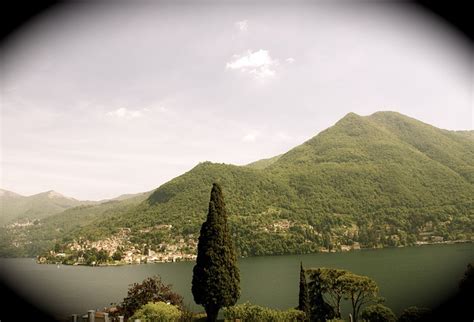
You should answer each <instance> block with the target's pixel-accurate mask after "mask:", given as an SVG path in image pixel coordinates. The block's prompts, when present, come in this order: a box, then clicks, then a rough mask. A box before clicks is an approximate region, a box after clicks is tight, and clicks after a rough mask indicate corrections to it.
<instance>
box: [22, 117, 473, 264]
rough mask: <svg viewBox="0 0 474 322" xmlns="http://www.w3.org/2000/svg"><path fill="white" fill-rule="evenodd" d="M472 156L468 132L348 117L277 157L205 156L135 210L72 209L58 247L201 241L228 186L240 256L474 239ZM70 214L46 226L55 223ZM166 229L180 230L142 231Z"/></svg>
mask: <svg viewBox="0 0 474 322" xmlns="http://www.w3.org/2000/svg"><path fill="white" fill-rule="evenodd" d="M430 138H434V139H433V140H432V139H430ZM472 151H474V141H471V140H469V139H467V138H465V137H464V135H462V134H461V135H459V134H458V133H455V132H452V131H447V130H442V129H438V128H436V127H433V126H431V125H429V124H426V123H423V122H420V121H418V120H416V119H412V118H410V117H407V116H404V115H402V114H399V113H396V112H377V113H374V114H372V115H369V116H359V115H357V114H355V113H349V114H347V115H346V116H345V117H343V118H342V119H341V120H339V121H338V122H336V123H335V124H334V125H333V126H331V127H329V128H328V129H325V130H324V131H321V132H320V133H318V134H317V135H315V136H313V137H312V138H310V139H309V140H307V141H305V142H304V143H303V144H301V145H299V146H296V147H294V148H293V149H290V150H289V151H288V152H286V153H284V154H282V155H280V156H277V157H274V158H270V160H271V161H270V162H268V159H264V160H263V162H262V163H261V164H258V162H259V161H256V162H254V163H251V164H249V165H244V166H236V165H231V164H218V163H212V162H202V163H199V164H198V165H196V166H195V167H193V168H192V169H190V170H189V171H187V172H186V173H184V174H182V175H180V176H178V177H176V178H174V179H172V180H170V181H168V182H166V183H164V184H162V185H161V186H159V187H158V188H157V189H154V190H153V191H151V192H149V195H148V196H141V197H142V199H140V198H138V199H133V201H132V202H129V203H128V205H125V204H122V201H114V202H112V203H111V204H106V205H95V206H91V207H90V208H88V210H87V209H85V210H81V209H76V210H74V209H73V210H68V211H67V212H68V213H69V214H70V213H77V214H78V215H77V216H76V217H74V218H77V219H74V220H77V223H78V224H77V227H76V228H74V227H72V228H71V227H69V226H73V225H72V222H73V220H72V221H71V222H69V223H68V225H69V226H68V227H69V228H64V231H63V234H62V235H61V234H56V235H55V237H54V238H53V239H51V240H50V241H49V243H51V242H58V241H61V240H62V241H61V243H66V244H67V243H68V242H71V241H72V240H78V239H79V238H85V239H91V240H96V239H101V238H106V237H107V236H112V235H114V234H116V233H117V232H118V231H119V230H120V228H121V227H127V228H130V229H131V231H132V235H133V236H132V237H131V238H132V239H133V241H134V242H136V243H138V244H141V243H143V244H147V245H151V246H150V247H155V245H157V244H160V243H163V242H164V241H168V242H171V241H173V240H180V239H184V238H194V237H189V236H196V234H197V233H198V231H199V227H200V224H201V223H202V221H203V219H204V217H205V213H206V209H207V206H208V205H207V202H208V194H209V189H210V187H211V185H212V183H213V182H218V183H220V185H221V186H222V187H223V191H224V196H225V198H226V203H227V208H228V211H229V214H230V216H229V221H230V224H231V227H232V229H233V231H234V237H235V242H236V245H237V248H238V250H239V254H240V255H241V256H251V255H264V254H284V253H298V252H300V253H305V252H313V251H321V250H324V249H326V250H328V249H334V248H341V247H343V246H344V247H349V246H350V245H354V244H355V243H357V244H360V245H361V246H362V247H379V246H403V245H410V244H414V243H417V242H425V241H427V240H428V241H429V240H431V239H433V240H457V239H465V238H472V236H473V229H474V227H472V222H473V219H474V197H473V196H474V185H473V182H472V181H471V178H473V177H472V174H473V169H474V161H473V160H474V158H472V159H471V158H470V156H471V152H472ZM260 161H262V160H260ZM255 163H257V167H255ZM252 164H253V166H252ZM262 164H263V165H262ZM111 205H113V207H112V206H111ZM106 206H107V207H108V206H111V207H112V208H110V209H105V207H106ZM101 207H102V208H101ZM100 209H104V210H103V211H102V210H100ZM87 213H89V215H87ZM81 216H83V217H81ZM60 217H61V215H56V216H55V217H54V218H52V219H50V220H49V221H48V220H47V221H46V222H45V224H44V226H43V227H44V228H45V229H46V228H47V227H49V228H48V229H51V230H53V229H54V227H56V226H55V224H57V223H58V222H61V219H60ZM81 218H88V219H87V220H88V222H87V224H82V223H80V219H81ZM55 220H56V221H55ZM160 225H165V226H166V225H172V226H173V229H171V230H170V231H167V232H160V233H154V234H152V235H150V234H149V233H144V232H145V231H148V230H149V229H150V227H157V226H160ZM39 231H41V228H37V227H36V228H34V229H33V228H32V230H30V233H31V232H33V235H34V234H36V232H38V233H39ZM140 231H143V233H141V232H140ZM186 236H188V237H186ZM426 238H428V239H426Z"/></svg>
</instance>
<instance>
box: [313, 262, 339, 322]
mask: <svg viewBox="0 0 474 322" xmlns="http://www.w3.org/2000/svg"><path fill="white" fill-rule="evenodd" d="M321 275H322V271H321V270H312V271H311V279H310V280H311V282H310V283H309V298H310V318H311V321H316V322H325V321H326V320H331V319H333V318H334V317H335V315H336V314H335V312H334V309H333V307H332V306H331V305H329V304H328V303H326V302H325V301H324V298H323V292H325V291H327V285H326V284H325V280H324V279H323V277H322V276H321Z"/></svg>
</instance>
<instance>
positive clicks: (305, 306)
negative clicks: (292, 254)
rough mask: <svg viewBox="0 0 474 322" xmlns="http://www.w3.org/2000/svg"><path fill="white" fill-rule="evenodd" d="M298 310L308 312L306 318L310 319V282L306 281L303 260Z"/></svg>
mask: <svg viewBox="0 0 474 322" xmlns="http://www.w3.org/2000/svg"><path fill="white" fill-rule="evenodd" d="M298 310H300V311H303V312H304V313H305V314H306V320H308V321H309V319H310V316H309V314H310V306H309V294H308V284H307V282H306V275H305V272H304V268H303V262H301V263H300V294H299V301H298Z"/></svg>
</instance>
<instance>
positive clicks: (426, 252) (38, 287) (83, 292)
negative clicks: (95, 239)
mask: <svg viewBox="0 0 474 322" xmlns="http://www.w3.org/2000/svg"><path fill="white" fill-rule="evenodd" d="M473 260H474V244H472V243H471V244H455V245H429V246H421V247H407V248H390V249H378V250H362V251H354V252H348V253H331V254H309V255H287V256H265V257H252V258H245V259H241V260H239V267H240V275H241V290H242V293H241V298H240V300H239V303H241V302H245V301H250V302H252V303H255V304H259V305H264V306H268V307H273V308H279V309H286V308H290V307H295V306H297V303H298V283H299V264H300V261H303V265H304V266H305V267H335V268H344V269H348V270H350V271H352V272H354V273H357V274H363V275H367V276H370V277H371V278H373V279H374V280H375V281H376V282H377V284H378V285H379V288H380V295H381V296H383V297H385V299H386V302H385V305H387V306H389V307H391V308H392V309H393V310H394V311H395V312H396V313H398V312H400V311H401V310H403V309H404V308H406V307H408V306H411V305H416V306H428V307H430V306H436V305H437V304H438V303H439V302H440V301H441V300H443V299H444V298H445V297H447V296H449V295H450V294H451V293H453V292H454V291H456V289H457V283H458V281H459V280H460V278H461V277H462V276H463V273H464V270H465V269H466V266H467V263H468V262H470V261H473ZM0 265H1V266H0V269H1V277H2V280H4V281H5V282H6V283H7V284H9V285H10V286H11V287H12V288H14V289H16V290H17V291H18V292H19V294H21V295H22V296H24V297H25V298H26V299H28V300H30V301H31V302H33V303H35V304H37V305H38V306H41V307H42V308H44V309H45V310H47V311H50V312H51V313H52V314H54V315H55V316H58V317H59V316H61V317H64V316H68V315H70V314H72V313H84V312H86V311H87V310H89V309H98V308H102V307H104V306H107V305H109V304H110V303H112V302H119V301H120V300H121V299H123V297H124V296H125V295H126V293H127V289H128V286H129V284H131V283H134V282H141V281H142V280H143V279H145V278H146V277H149V276H152V275H154V274H159V275H160V276H161V277H162V279H163V280H164V281H165V282H166V283H170V284H173V289H174V291H176V292H178V293H180V294H181V295H183V296H184V300H185V303H187V304H188V305H189V306H190V308H191V309H193V310H195V311H201V310H202V307H200V306H197V305H195V304H194V302H193V297H192V294H191V279H192V269H193V266H194V262H181V263H156V264H146V265H128V266H119V267H85V266H64V265H62V266H60V267H59V268H58V267H57V266H56V265H39V264H36V263H35V261H34V260H33V259H0Z"/></svg>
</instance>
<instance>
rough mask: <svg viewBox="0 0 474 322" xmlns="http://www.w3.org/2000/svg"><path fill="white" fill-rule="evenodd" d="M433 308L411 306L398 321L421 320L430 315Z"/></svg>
mask: <svg viewBox="0 0 474 322" xmlns="http://www.w3.org/2000/svg"><path fill="white" fill-rule="evenodd" d="M430 313H431V310H430V309H428V308H419V307H416V306H410V307H408V308H406V309H405V310H403V312H402V313H401V314H400V316H399V318H398V322H417V321H418V322H420V321H425V320H427V319H428V318H429V317H430Z"/></svg>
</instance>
